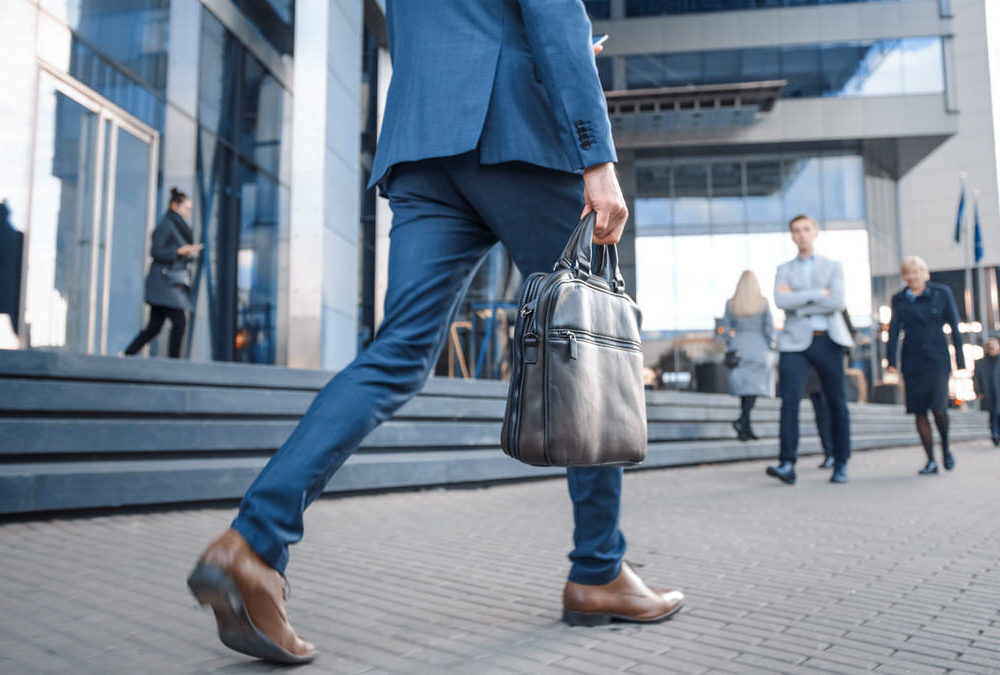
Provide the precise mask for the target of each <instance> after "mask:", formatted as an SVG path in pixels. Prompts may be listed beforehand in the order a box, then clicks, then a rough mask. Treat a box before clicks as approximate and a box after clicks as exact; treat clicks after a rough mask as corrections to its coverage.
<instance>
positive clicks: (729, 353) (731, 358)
mask: <svg viewBox="0 0 1000 675" xmlns="http://www.w3.org/2000/svg"><path fill="white" fill-rule="evenodd" d="M722 363H723V364H724V365H725V366H726V368H729V369H733V368H736V367H738V366H739V365H740V353H739V352H738V351H737V350H735V349H729V350H726V355H725V356H724V357H723V359H722Z"/></svg>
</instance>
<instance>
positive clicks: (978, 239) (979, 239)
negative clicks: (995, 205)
mask: <svg viewBox="0 0 1000 675" xmlns="http://www.w3.org/2000/svg"><path fill="white" fill-rule="evenodd" d="M972 210H973V213H974V214H975V223H976V230H975V239H974V241H975V244H976V264H977V265H978V264H979V261H980V260H982V259H983V231H982V230H981V229H980V227H979V201H978V200H977V201H976V203H975V205H974V206H973V207H972Z"/></svg>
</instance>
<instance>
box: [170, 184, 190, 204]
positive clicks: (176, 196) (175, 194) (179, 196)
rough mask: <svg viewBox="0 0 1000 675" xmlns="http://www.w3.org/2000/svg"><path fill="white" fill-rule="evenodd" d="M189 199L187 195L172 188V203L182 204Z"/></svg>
mask: <svg viewBox="0 0 1000 675" xmlns="http://www.w3.org/2000/svg"><path fill="white" fill-rule="evenodd" d="M187 198H188V196H187V195H186V194H184V193H183V192H181V191H180V190H178V189H177V188H176V187H172V188H170V203H171V204H180V203H181V202H183V201H185V200H186V199H187Z"/></svg>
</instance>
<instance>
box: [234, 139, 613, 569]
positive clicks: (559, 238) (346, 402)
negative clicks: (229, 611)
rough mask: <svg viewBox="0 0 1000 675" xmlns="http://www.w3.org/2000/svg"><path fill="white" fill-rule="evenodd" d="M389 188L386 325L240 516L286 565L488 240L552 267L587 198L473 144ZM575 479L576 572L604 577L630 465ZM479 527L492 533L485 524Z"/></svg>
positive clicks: (408, 167)
mask: <svg viewBox="0 0 1000 675" xmlns="http://www.w3.org/2000/svg"><path fill="white" fill-rule="evenodd" d="M386 187H387V190H386V191H387V193H388V196H389V203H390V206H391V207H392V213H393V221H392V229H391V231H390V242H391V243H390V247H389V284H388V289H387V292H386V298H385V318H384V319H383V322H382V325H381V326H380V327H379V331H378V335H377V336H376V338H375V340H374V341H373V342H372V344H371V345H370V346H369V347H368V348H367V349H365V350H364V351H363V352H362V353H361V354H359V355H358V357H357V358H356V359H355V360H354V361H353V362H352V363H351V364H350V365H348V366H347V367H346V368H344V369H343V370H342V371H340V373H338V374H337V376H336V377H334V378H333V379H332V380H331V381H330V382H329V384H327V385H326V386H325V387H324V388H323V389H322V390H321V391H320V393H319V394H318V395H317V396H316V398H315V399H314V400H313V402H312V404H311V405H310V407H309V410H308V411H307V412H306V414H305V416H304V417H303V418H302V419H301V420H300V421H299V424H298V426H297V427H296V428H295V430H294V431H293V432H292V434H291V436H290V437H289V438H288V440H287V441H285V443H284V445H282V446H281V448H280V449H279V450H278V451H277V453H275V455H274V456H273V457H272V458H271V460H270V462H268V464H267V466H265V467H264V469H263V470H262V471H261V473H260V475H259V476H258V477H257V479H256V480H255V481H254V483H253V485H251V486H250V489H249V490H248V491H247V493H246V495H245V496H244V497H243V501H242V503H241V504H240V511H239V514H238V515H237V517H236V520H235V521H233V527H234V528H235V529H236V530H237V531H239V532H240V533H241V534H242V535H243V536H244V537H245V538H246V540H247V542H248V543H249V544H250V547H251V548H253V550H254V551H256V552H257V554H258V555H260V556H261V558H263V559H264V560H265V561H266V562H267V563H268V564H269V565H271V566H272V567H274V568H275V569H277V570H278V571H279V572H282V571H283V570H284V568H285V565H286V564H287V563H288V547H289V545H290V544H294V543H295V542H297V541H299V540H300V539H301V538H302V534H303V522H302V520H303V512H304V510H305V508H306V507H307V506H308V505H309V504H310V503H311V502H312V501H313V500H314V499H315V498H316V497H318V496H319V495H320V493H321V492H322V491H323V488H324V486H325V485H326V484H327V482H328V481H329V480H330V479H331V477H332V476H333V474H334V472H336V471H337V469H338V468H339V467H340V466H341V465H342V464H343V463H344V462H345V461H346V460H347V458H348V457H349V456H350V455H351V453H353V452H354V451H355V450H356V449H357V447H358V445H359V444H360V443H361V441H362V440H363V439H364V438H365V436H367V435H368V434H369V433H370V432H371V431H372V430H373V429H374V428H375V427H376V426H378V425H379V424H380V423H381V422H382V421H383V420H385V419H386V418H388V417H389V416H390V415H391V414H392V413H393V411H395V410H396V409H397V408H399V407H400V406H401V405H403V404H404V403H405V402H406V401H408V400H409V399H410V398H411V397H413V396H414V395H415V394H416V393H417V392H418V391H419V390H420V389H421V387H422V386H423V384H424V382H425V381H426V379H427V377H428V375H429V374H430V372H431V369H432V368H433V367H434V364H435V362H436V361H437V357H438V354H439V353H440V351H441V347H442V346H443V344H444V343H445V340H446V337H447V334H448V328H449V326H450V324H451V321H452V318H453V316H454V314H455V311H456V308H457V307H458V305H459V303H460V301H461V299H462V296H463V294H464V293H465V290H466V289H467V288H468V286H469V283H470V282H471V280H472V277H473V275H474V274H475V271H476V268H477V267H478V265H479V262H480V260H481V259H482V258H483V256H484V255H485V254H486V253H487V251H488V250H489V249H490V248H491V247H492V246H493V245H494V244H496V243H497V242H498V241H499V242H503V244H504V245H505V246H506V248H507V250H508V251H509V252H510V254H511V256H512V257H513V258H514V262H515V263H516V264H517V266H518V267H519V268H520V270H521V272H522V273H523V274H524V275H525V276H527V275H528V274H529V273H531V272H536V271H550V270H551V269H552V265H553V263H554V262H555V261H556V259H557V258H558V257H559V254H560V253H561V252H562V249H563V247H564V245H565V244H566V241H567V239H568V238H569V235H570V233H571V232H572V231H573V229H574V228H575V226H576V223H577V222H578V220H579V217H580V212H581V210H582V209H583V181H582V179H581V177H580V176H578V175H574V174H570V173H562V172H558V171H552V170H548V169H541V168H537V167H533V166H530V165H527V164H520V163H510V164H501V165H480V164H479V163H478V161H477V159H476V154H475V153H466V154H464V155H458V156H455V157H448V158H441V159H432V160H424V161H421V162H414V163H408V164H403V165H400V166H397V167H395V168H394V169H393V173H392V176H391V178H390V180H389V181H388V184H387V186H386ZM499 440H500V439H499V436H498V437H497V441H498V442H499ZM567 479H568V483H569V496H570V499H571V500H572V502H573V517H574V521H575V529H574V532H573V542H574V545H575V547H574V549H573V551H572V553H570V560H571V562H572V568H571V570H570V575H569V576H570V580H572V581H574V582H576V583H582V584H604V583H608V582H610V581H612V580H613V579H614V578H615V577H617V576H618V574H619V571H620V566H621V559H622V556H623V555H624V553H625V538H624V536H623V535H622V533H621V531H620V530H619V529H618V516H619V509H620V502H621V484H622V470H621V468H617V467H584V468H570V469H569V470H567ZM512 508H515V509H516V508H518V507H517V506H516V505H512ZM523 517H524V518H525V521H524V522H525V526H529V523H530V520H531V518H535V517H538V514H537V513H531V512H530V510H529V509H528V508H527V507H525V510H524V513H523ZM479 527H480V528H486V529H485V530H482V531H483V536H484V537H489V533H488V530H489V523H480V525H479Z"/></svg>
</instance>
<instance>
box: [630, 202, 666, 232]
mask: <svg viewBox="0 0 1000 675" xmlns="http://www.w3.org/2000/svg"><path fill="white" fill-rule="evenodd" d="M673 222H674V221H673V206H672V202H671V201H670V200H669V199H658V198H652V199H650V198H639V199H636V200H635V229H636V231H652V230H654V229H656V230H662V229H664V228H667V229H669V228H670V226H671V225H672V224H673Z"/></svg>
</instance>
